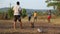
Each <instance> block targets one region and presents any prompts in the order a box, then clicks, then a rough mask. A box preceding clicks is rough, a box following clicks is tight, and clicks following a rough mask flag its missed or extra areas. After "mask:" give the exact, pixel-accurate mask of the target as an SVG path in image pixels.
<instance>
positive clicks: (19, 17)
mask: <svg viewBox="0 0 60 34" xmlns="http://www.w3.org/2000/svg"><path fill="white" fill-rule="evenodd" d="M18 20H19V22H20V27H21V29H22V21H21V17H19V18H18Z"/></svg>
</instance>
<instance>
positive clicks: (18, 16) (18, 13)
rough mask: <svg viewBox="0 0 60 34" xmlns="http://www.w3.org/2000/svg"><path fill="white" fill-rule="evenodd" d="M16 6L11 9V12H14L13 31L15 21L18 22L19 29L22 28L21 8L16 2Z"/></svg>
mask: <svg viewBox="0 0 60 34" xmlns="http://www.w3.org/2000/svg"><path fill="white" fill-rule="evenodd" d="M16 4H17V5H15V6H14V7H13V11H14V24H13V27H14V29H16V22H17V20H18V21H19V22H20V27H21V28H22V22H21V10H22V9H21V7H20V3H19V2H17V3H16Z"/></svg>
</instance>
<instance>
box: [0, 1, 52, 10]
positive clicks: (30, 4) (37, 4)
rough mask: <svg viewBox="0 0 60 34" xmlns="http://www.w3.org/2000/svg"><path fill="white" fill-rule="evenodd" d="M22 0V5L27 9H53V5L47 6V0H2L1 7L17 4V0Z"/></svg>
mask: <svg viewBox="0 0 60 34" xmlns="http://www.w3.org/2000/svg"><path fill="white" fill-rule="evenodd" d="M17 1H19V2H20V6H21V7H22V8H26V9H53V7H47V3H46V2H45V1H46V0H0V8H4V7H10V3H11V6H14V5H16V2H17Z"/></svg>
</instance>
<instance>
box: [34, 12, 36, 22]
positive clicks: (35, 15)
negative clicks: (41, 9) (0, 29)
mask: <svg viewBox="0 0 60 34" xmlns="http://www.w3.org/2000/svg"><path fill="white" fill-rule="evenodd" d="M35 21H37V11H35V12H34V22H35Z"/></svg>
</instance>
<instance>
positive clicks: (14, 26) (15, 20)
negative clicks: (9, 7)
mask: <svg viewBox="0 0 60 34" xmlns="http://www.w3.org/2000/svg"><path fill="white" fill-rule="evenodd" d="M16 22H17V17H16V16H14V23H13V28H14V29H16Z"/></svg>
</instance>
